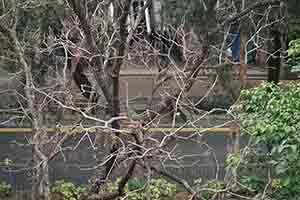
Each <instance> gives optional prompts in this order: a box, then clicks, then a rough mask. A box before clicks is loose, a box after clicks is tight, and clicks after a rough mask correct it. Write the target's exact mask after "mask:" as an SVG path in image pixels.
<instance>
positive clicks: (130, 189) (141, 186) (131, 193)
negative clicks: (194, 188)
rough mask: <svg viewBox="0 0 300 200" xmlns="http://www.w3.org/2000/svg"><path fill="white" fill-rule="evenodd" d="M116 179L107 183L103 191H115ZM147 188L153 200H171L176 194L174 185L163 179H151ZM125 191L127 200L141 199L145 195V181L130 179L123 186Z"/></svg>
mask: <svg viewBox="0 0 300 200" xmlns="http://www.w3.org/2000/svg"><path fill="white" fill-rule="evenodd" d="M118 181H119V180H117V181H116V182H111V183H107V185H106V187H105V188H104V191H108V192H114V191H117V189H118ZM149 189H150V199H153V200H172V199H174V197H175V194H176V185H175V184H172V183H169V182H168V181H167V180H165V179H151V181H150V185H149ZM125 193H126V199H127V200H143V199H145V195H146V183H145V182H144V181H143V180H141V179H137V178H134V179H130V180H129V181H128V183H127V185H126V187H125Z"/></svg>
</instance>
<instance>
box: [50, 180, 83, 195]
mask: <svg viewBox="0 0 300 200" xmlns="http://www.w3.org/2000/svg"><path fill="white" fill-rule="evenodd" d="M86 190H87V188H86V187H84V186H76V185H74V184H73V183H71V182H65V181H64V180H59V181H56V182H55V184H54V185H53V187H52V188H51V192H52V193H55V194H58V195H60V196H61V197H62V199H63V200H77V199H79V196H80V195H81V194H82V193H84V192H85V191H86Z"/></svg>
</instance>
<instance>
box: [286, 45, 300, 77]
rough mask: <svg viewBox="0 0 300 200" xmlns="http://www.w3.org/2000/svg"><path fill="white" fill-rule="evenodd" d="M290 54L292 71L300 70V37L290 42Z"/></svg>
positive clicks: (289, 62)
mask: <svg viewBox="0 0 300 200" xmlns="http://www.w3.org/2000/svg"><path fill="white" fill-rule="evenodd" d="M288 56H289V58H288V64H289V66H290V68H291V72H296V71H297V72H298V71H300V39H296V40H292V41H290V42H289V49H288Z"/></svg>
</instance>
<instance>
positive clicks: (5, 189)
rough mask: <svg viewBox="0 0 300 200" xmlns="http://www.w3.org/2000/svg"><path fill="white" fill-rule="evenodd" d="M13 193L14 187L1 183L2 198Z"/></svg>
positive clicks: (0, 194)
mask: <svg viewBox="0 0 300 200" xmlns="http://www.w3.org/2000/svg"><path fill="white" fill-rule="evenodd" d="M11 192H12V187H11V185H10V184H7V183H6V182H4V181H2V182H0V197H6V196H8V195H9V194H10V193H11Z"/></svg>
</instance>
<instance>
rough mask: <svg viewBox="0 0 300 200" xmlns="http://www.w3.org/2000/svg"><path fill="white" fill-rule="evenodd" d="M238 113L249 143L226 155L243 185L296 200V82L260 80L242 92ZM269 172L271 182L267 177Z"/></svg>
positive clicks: (299, 183) (299, 142)
mask: <svg viewBox="0 0 300 200" xmlns="http://www.w3.org/2000/svg"><path fill="white" fill-rule="evenodd" d="M241 97H242V101H241V103H242V105H243V109H242V112H241V113H240V114H239V119H240V121H241V125H242V127H243V129H244V131H243V133H245V134H246V135H248V136H249V137H250V145H249V146H248V147H247V148H246V149H244V151H242V154H235V155H230V156H229V157H228V158H227V166H228V168H227V170H232V171H233V173H234V174H235V175H236V176H237V178H238V179H239V180H240V182H241V183H242V184H244V186H245V187H250V188H249V190H252V191H255V193H262V192H263V191H264V189H265V187H266V186H267V185H271V187H269V188H268V190H267V191H268V195H269V196H270V197H271V198H272V199H275V200H285V199H286V200H288V199H297V197H298V194H299V191H300V139H299V138H300V84H299V83H298V84H289V85H287V86H282V85H274V84H269V83H263V84H262V85H261V86H259V87H257V88H254V89H250V90H245V91H243V92H242V96H241ZM269 175H271V177H272V180H273V181H272V183H271V184H270V182H269V181H270V180H269V179H268V176H269Z"/></svg>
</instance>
